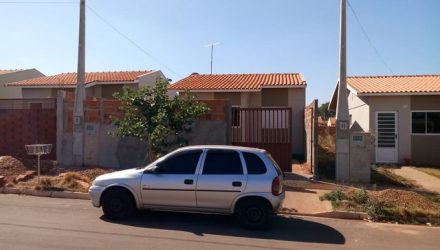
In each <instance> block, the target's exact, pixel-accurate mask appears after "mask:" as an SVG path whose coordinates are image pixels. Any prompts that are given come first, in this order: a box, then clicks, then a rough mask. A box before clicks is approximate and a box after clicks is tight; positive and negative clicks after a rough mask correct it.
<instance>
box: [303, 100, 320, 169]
mask: <svg viewBox="0 0 440 250" xmlns="http://www.w3.org/2000/svg"><path fill="white" fill-rule="evenodd" d="M317 110H318V100H313V101H312V102H311V103H310V104H309V105H308V106H307V107H306V108H305V110H304V126H305V132H306V143H305V144H306V145H305V146H306V165H307V166H308V167H309V168H310V172H312V173H313V172H314V171H315V168H316V164H317V162H316V158H317V157H316V149H317V143H318V115H317Z"/></svg>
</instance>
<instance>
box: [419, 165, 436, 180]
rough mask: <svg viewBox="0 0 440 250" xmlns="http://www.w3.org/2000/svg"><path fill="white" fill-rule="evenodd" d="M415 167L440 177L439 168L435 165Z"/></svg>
mask: <svg viewBox="0 0 440 250" xmlns="http://www.w3.org/2000/svg"><path fill="white" fill-rule="evenodd" d="M415 169H417V170H419V171H422V172H424V173H427V174H429V175H431V176H434V177H437V178H439V179H440V168H439V167H437V168H436V167H416V168H415Z"/></svg>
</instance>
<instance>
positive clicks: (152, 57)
mask: <svg viewBox="0 0 440 250" xmlns="http://www.w3.org/2000/svg"><path fill="white" fill-rule="evenodd" d="M86 7H87V9H89V10H90V11H91V12H92V13H93V14H94V15H95V16H96V17H98V18H99V19H100V20H101V21H102V22H103V23H105V24H106V25H107V26H109V27H110V28H111V29H112V30H113V31H115V32H116V33H117V34H119V35H120V36H121V37H123V38H124V39H125V40H127V41H128V42H129V43H131V44H132V45H133V46H135V47H136V48H137V49H139V50H140V51H141V52H142V53H144V54H145V55H146V56H148V57H150V58H151V59H153V60H154V61H156V62H157V63H159V64H160V65H162V66H163V67H164V68H166V69H167V70H169V71H170V72H171V73H173V74H175V75H176V76H178V77H180V78H181V77H182V76H181V75H180V74H179V73H177V72H176V71H174V70H173V69H171V68H170V67H168V66H167V65H166V64H165V63H163V62H162V61H161V60H159V59H158V58H156V57H155V56H153V55H152V54H150V53H149V52H148V51H146V50H145V49H144V48H142V47H141V46H140V45H139V44H137V43H136V42H135V41H133V40H132V39H131V38H129V37H128V36H127V35H125V34H124V33H122V31H120V30H119V29H117V28H116V27H115V26H114V25H112V24H111V23H110V22H109V21H107V20H106V19H105V18H103V17H102V16H101V15H100V14H98V13H97V12H96V11H95V10H94V9H92V8H91V7H90V6H86Z"/></svg>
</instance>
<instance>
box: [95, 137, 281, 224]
mask: <svg viewBox="0 0 440 250" xmlns="http://www.w3.org/2000/svg"><path fill="white" fill-rule="evenodd" d="M89 194H90V197H91V200H92V203H93V205H94V206H95V207H100V206H102V210H103V212H104V215H105V216H106V217H107V218H109V219H124V218H127V217H129V216H130V215H131V214H132V213H133V212H134V211H135V210H136V209H152V210H171V211H186V212H203V213H222V214H235V215H237V216H238V218H239V220H240V221H241V223H243V225H244V226H247V227H251V228H259V227H263V226H265V225H266V224H267V222H268V221H269V218H270V216H271V215H272V214H276V213H277V212H278V210H279V208H280V207H281V204H282V202H283V200H284V196H285V195H284V190H283V173H282V171H281V170H280V168H279V167H278V165H277V163H276V162H275V161H274V160H273V159H272V157H271V156H270V155H269V154H268V153H267V152H266V151H265V150H262V149H256V148H246V147H235V146H190V147H183V148H180V149H177V150H175V151H173V152H171V153H169V154H167V155H165V156H163V157H162V158H160V159H158V160H156V161H155V162H153V163H151V164H149V165H148V166H146V167H144V168H138V169H128V170H123V171H118V172H113V173H109V174H105V175H101V176H99V177H98V178H96V180H95V181H94V182H93V184H92V186H91V187H90V189H89Z"/></svg>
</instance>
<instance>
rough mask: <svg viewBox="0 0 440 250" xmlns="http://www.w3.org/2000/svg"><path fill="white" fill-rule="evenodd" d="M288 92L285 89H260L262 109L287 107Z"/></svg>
mask: <svg viewBox="0 0 440 250" xmlns="http://www.w3.org/2000/svg"><path fill="white" fill-rule="evenodd" d="M288 94H289V93H288V91H286V89H278V88H277V89H262V90H261V105H262V106H263V107H286V106H288V104H289V103H288Z"/></svg>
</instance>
